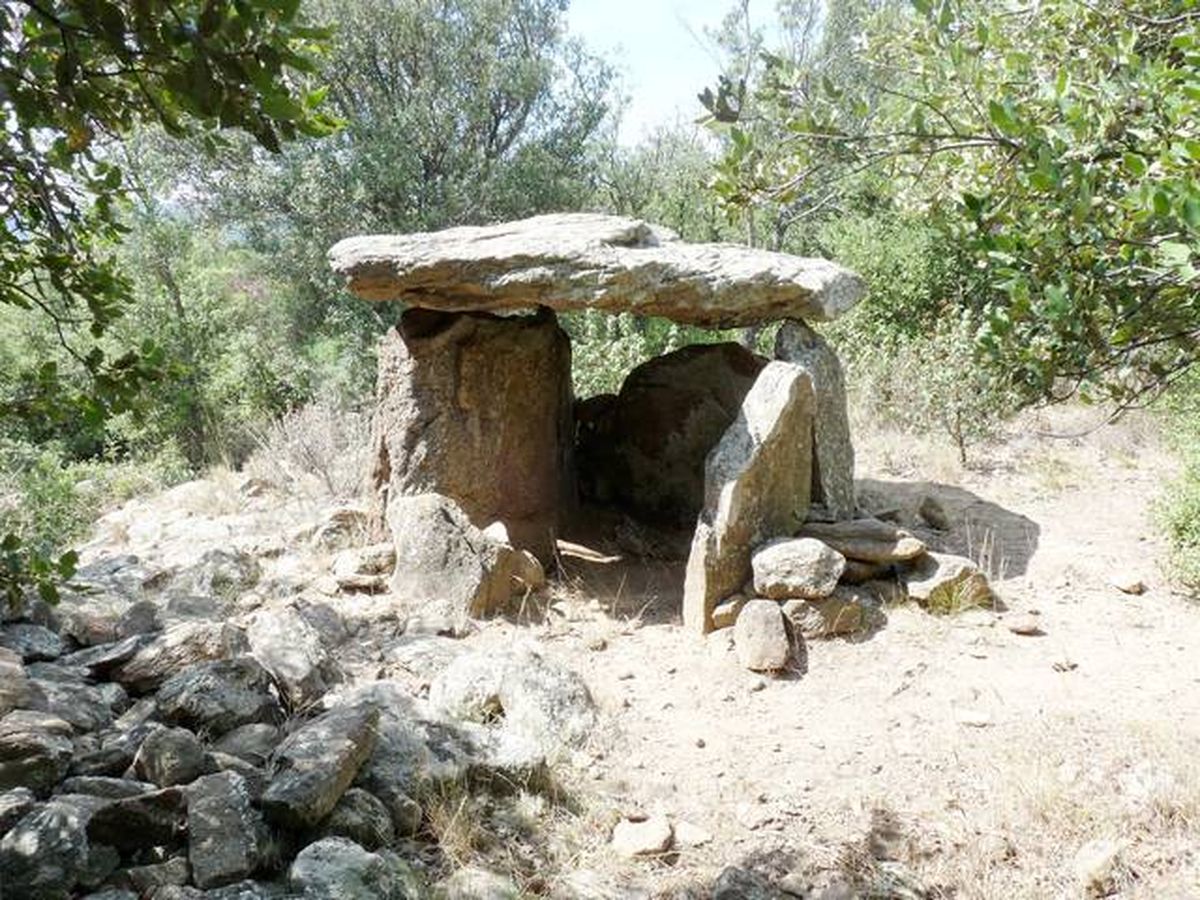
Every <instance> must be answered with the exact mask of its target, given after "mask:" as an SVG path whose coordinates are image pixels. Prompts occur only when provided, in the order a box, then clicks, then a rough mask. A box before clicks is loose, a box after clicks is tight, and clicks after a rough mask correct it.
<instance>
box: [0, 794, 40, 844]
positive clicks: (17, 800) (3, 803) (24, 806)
mask: <svg viewBox="0 0 1200 900" xmlns="http://www.w3.org/2000/svg"><path fill="white" fill-rule="evenodd" d="M35 806H37V797H36V796H35V795H34V793H33V791H31V790H30V789H29V788H26V787H16V788H13V789H12V790H8V791H5V792H4V793H3V794H0V837H4V835H6V834H8V833H9V832H10V831H12V828H13V826H14V825H16V824H17V823H18V822H19V821H21V819H23V818H24V817H25V815H26V813H29V812H31V811H32V810H33V808H34V807H35Z"/></svg>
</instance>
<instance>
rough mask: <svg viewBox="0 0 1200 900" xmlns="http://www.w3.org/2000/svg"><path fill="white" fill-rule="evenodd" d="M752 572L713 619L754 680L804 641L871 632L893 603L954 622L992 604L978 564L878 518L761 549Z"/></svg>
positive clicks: (814, 529) (807, 530)
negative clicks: (958, 614)
mask: <svg viewBox="0 0 1200 900" xmlns="http://www.w3.org/2000/svg"><path fill="white" fill-rule="evenodd" d="M751 566H752V571H753V578H752V579H751V580H750V581H749V582H747V584H746V585H745V586H744V587H743V589H742V591H741V592H740V593H737V594H734V595H733V596H731V597H730V598H728V599H727V600H725V601H724V602H722V603H720V604H719V605H718V606H717V607H716V608H715V609H714V611H713V626H714V627H715V628H718V629H719V628H727V627H730V626H733V627H734V640H735V645H736V648H737V652H738V658H739V660H740V661H741V663H742V664H743V665H744V666H746V667H747V668H749V669H753V670H756V671H771V670H783V669H786V668H788V667H789V666H790V665H791V664H792V661H793V660H794V659H795V658H796V651H797V643H798V641H799V640H802V639H810V640H811V639H814V638H824V637H831V636H835V635H855V634H863V633H867V632H870V631H871V630H872V629H874V628H876V627H878V626H879V625H880V624H882V623H883V621H884V615H883V610H884V608H885V607H886V606H887V605H889V604H891V603H898V602H902V601H904V600H908V599H912V600H915V601H917V602H918V603H920V604H921V605H922V606H923V607H925V608H927V609H930V610H932V611H934V612H948V611H952V610H959V609H967V608H971V607H977V606H983V605H986V604H987V603H989V602H990V601H991V599H992V592H991V587H990V585H989V583H988V579H987V576H986V575H985V574H984V573H983V572H982V571H981V570H980V568H979V567H978V566H977V565H976V564H975V563H974V562H972V561H971V560H969V559H967V558H966V557H963V556H956V555H952V554H947V553H936V552H933V551H931V550H929V549H928V547H927V546H926V544H925V542H924V541H922V540H921V539H920V538H918V537H917V536H916V535H914V534H913V533H912V532H911V531H908V530H906V529H904V528H901V527H900V526H899V525H896V524H893V523H891V522H886V521H883V520H880V519H876V518H862V519H849V520H845V521H841V522H830V523H820V522H809V523H806V524H805V525H804V526H803V527H802V528H801V529H800V530H799V531H798V532H797V534H796V535H795V536H790V537H781V538H776V539H774V540H769V541H767V542H765V543H763V544H761V545H760V546H758V547H757V548H756V549H755V550H754V552H753V554H752V556H751Z"/></svg>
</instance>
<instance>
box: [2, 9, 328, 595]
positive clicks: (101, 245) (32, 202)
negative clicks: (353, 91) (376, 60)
mask: <svg viewBox="0 0 1200 900" xmlns="http://www.w3.org/2000/svg"><path fill="white" fill-rule="evenodd" d="M327 37H328V32H327V31H326V30H325V29H323V28H317V27H313V26H312V25H311V24H309V23H307V22H306V21H305V20H304V19H302V18H301V17H300V16H299V9H298V3H297V2H296V0H170V2H168V0H135V2H131V3H120V4H118V3H113V2H108V0H16V2H11V3H5V4H3V5H2V6H0V124H2V126H3V127H2V128H0V135H2V137H0V172H2V173H3V178H2V180H0V208H2V212H0V304H3V305H7V306H9V307H19V308H21V309H27V310H30V309H32V310H38V311H40V312H41V313H42V314H44V315H45V316H46V317H47V318H48V319H49V320H50V321H51V322H52V323H53V327H54V329H55V333H56V334H57V337H58V341H59V343H60V345H61V347H62V349H63V350H64V351H65V352H66V353H67V354H68V355H69V356H70V358H72V359H73V360H74V361H75V362H76V363H77V364H78V366H79V367H80V368H81V369H82V370H84V371H85V372H86V373H87V375H88V380H87V383H86V385H85V386H84V387H82V388H78V389H75V390H72V391H67V390H65V389H64V385H63V382H62V381H61V380H60V378H59V373H58V367H57V365H56V363H55V362H54V361H53V360H45V359H43V360H33V361H32V364H31V365H30V366H29V367H28V370H27V371H25V372H23V373H19V375H18V377H17V378H16V379H15V381H16V383H17V388H16V389H15V390H14V391H12V392H11V394H10V396H6V397H4V398H2V399H0V418H2V419H3V421H4V422H5V424H6V425H8V426H11V425H12V423H13V422H14V420H15V421H16V422H17V423H19V424H20V425H22V426H24V427H26V428H27V429H32V430H34V431H35V432H36V431H37V430H38V429H42V428H45V427H46V426H47V424H48V423H53V422H56V421H66V420H72V419H75V420H79V418H80V417H82V421H84V422H91V423H95V422H98V421H100V420H102V419H103V418H104V417H105V416H107V415H109V414H111V413H113V412H117V411H120V410H121V409H124V408H126V407H127V406H128V405H129V404H130V403H131V402H132V400H133V398H134V397H135V396H136V395H137V392H138V390H139V388H140V387H141V386H142V385H144V384H145V383H146V382H147V381H148V380H150V379H152V378H153V377H155V375H156V373H157V372H158V371H159V367H160V365H161V363H162V362H163V359H162V356H161V353H160V352H159V351H158V350H157V349H156V348H154V347H153V346H151V345H150V344H145V345H143V346H142V347H140V348H138V349H136V350H128V351H127V352H124V353H121V354H118V355H115V356H111V355H110V354H108V353H106V350H105V349H104V348H103V347H102V346H100V344H99V343H97V339H99V338H100V337H101V336H102V335H104V333H105V332H106V331H107V330H108V329H109V327H110V326H111V325H112V324H113V322H114V321H116V320H117V319H118V318H119V317H120V315H121V313H122V312H123V310H124V309H125V308H126V307H127V305H128V303H129V301H130V282H129V280H128V278H126V276H125V275H124V274H123V272H122V271H121V269H120V267H119V265H118V263H117V257H116V254H115V249H116V247H117V246H118V244H119V243H120V241H121V239H122V236H123V234H124V232H125V230H126V229H125V226H124V225H123V224H122V220H121V206H122V204H123V202H124V200H125V199H126V196H127V192H128V182H127V178H126V176H125V172H123V170H122V167H121V165H120V163H119V157H118V155H117V152H116V151H117V148H118V147H119V146H120V143H121V141H122V140H123V138H124V137H125V136H126V135H127V134H128V133H129V132H130V131H131V130H132V129H134V128H135V127H137V126H138V125H141V124H146V123H154V124H156V125H158V126H161V127H162V128H164V129H165V130H166V131H167V132H168V133H169V134H172V135H177V136H182V135H185V134H199V135H202V136H203V138H204V139H205V140H206V141H208V143H210V144H213V143H214V142H215V141H216V140H217V139H218V134H219V132H220V130H221V129H237V130H241V131H244V132H247V133H249V134H251V135H253V137H254V139H255V140H256V141H257V143H258V144H259V145H260V146H261V147H263V148H265V149H266V150H267V151H269V152H278V150H279V149H280V146H281V145H282V143H283V142H284V141H286V140H289V139H292V138H294V137H296V136H297V135H299V134H309V135H321V134H328V133H330V132H331V131H332V130H333V127H334V125H335V121H334V119H333V118H332V117H330V116H329V115H328V114H327V113H326V112H324V111H323V110H322V109H321V108H320V103H321V99H322V92H320V91H313V90H308V89H306V87H305V83H306V82H305V78H306V73H310V72H312V71H313V70H314V69H315V68H316V58H317V55H318V53H319V52H320V50H321V48H322V46H323V42H324V40H325V39H326V38H327ZM34 437H37V435H36V434H35V435H34ZM71 565H72V562H71V559H70V558H69V557H67V558H64V559H63V560H61V561H59V562H58V563H52V562H51V561H50V560H49V559H47V558H45V557H43V556H40V555H38V554H36V553H33V554H30V553H28V552H26V549H25V548H23V547H22V546H21V542H20V540H19V539H18V537H17V536H16V535H13V534H9V535H7V536H6V537H5V538H4V539H3V543H2V544H0V591H3V592H4V593H6V594H7V595H8V597H9V599H10V600H11V599H15V597H16V596H18V595H19V592H20V590H21V589H22V585H23V583H24V581H25V580H26V579H27V578H32V579H33V580H34V581H35V582H37V583H38V584H39V586H40V587H41V588H42V590H43V591H44V592H46V593H47V594H48V595H49V594H52V593H53V591H54V587H53V579H52V578H51V576H52V575H53V574H54V573H55V571H57V573H58V574H63V573H65V572H66V571H68V570H69V569H70V567H71Z"/></svg>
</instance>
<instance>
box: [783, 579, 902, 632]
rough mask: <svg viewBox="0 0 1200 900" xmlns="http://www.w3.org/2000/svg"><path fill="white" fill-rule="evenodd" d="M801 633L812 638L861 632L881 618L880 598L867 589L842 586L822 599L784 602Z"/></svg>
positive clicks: (793, 622) (784, 609)
mask: <svg viewBox="0 0 1200 900" xmlns="http://www.w3.org/2000/svg"><path fill="white" fill-rule="evenodd" d="M783 614H784V615H785V616H787V617H788V619H789V621H791V623H792V627H793V628H794V629H795V630H796V632H797V633H799V634H800V635H801V637H804V638H806V639H808V640H814V639H818V638H827V637H837V636H845V635H851V634H858V633H860V632H863V631H867V630H869V629H870V628H872V627H874V626H875V625H876V624H878V623H879V621H880V620H881V615H882V614H881V613H880V610H879V601H878V599H876V597H875V595H874V594H873V593H872V592H871V591H869V590H867V589H866V588H860V587H852V586H849V585H839V586H838V587H837V589H836V590H834V591H833V593H832V594H830V595H829V596H828V597H823V598H821V599H818V600H788V601H787V602H785V603H784V604H783Z"/></svg>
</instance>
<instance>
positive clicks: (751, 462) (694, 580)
mask: <svg viewBox="0 0 1200 900" xmlns="http://www.w3.org/2000/svg"><path fill="white" fill-rule="evenodd" d="M814 405H815V400H814V397H813V385H812V378H811V376H810V375H809V374H808V373H807V372H806V371H805V370H804V369H802V368H801V367H800V366H797V365H793V364H792V363H786V362H772V363H770V364H769V365H767V367H766V368H764V369H763V370H762V372H761V373H760V374H759V376H758V379H757V380H756V381H755V382H754V386H753V387H752V388H751V389H750V392H749V393H748V394H747V395H746V398H745V400H744V401H743V402H742V408H741V411H740V412H739V413H738V417H737V419H736V420H735V421H734V423H733V425H731V426H730V427H729V430H728V431H726V432H725V434H724V436H722V438H721V441H720V443H718V444H717V446H716V447H714V448H713V450H712V452H711V453H710V454H709V456H708V460H707V462H706V463H705V474H704V484H705V488H704V493H705V497H704V510H703V511H702V512H701V514H700V519H699V522H698V523H697V526H696V534H695V537H694V538H693V539H692V551H691V555H690V556H689V557H688V564H687V575H686V580H685V582H684V592H683V621H684V625H685V626H686V627H688V628H690V629H692V630H694V631H699V632H701V633H705V632H708V631H711V630H712V611H713V607H714V606H716V604H717V602H718V601H720V600H722V599H724V598H725V597H728V596H729V595H730V594H732V593H734V592H735V591H737V590H738V588H740V587H741V586H742V584H744V583H745V582H746V580H747V579H748V578H749V577H750V575H751V567H750V557H751V553H752V551H753V549H754V547H756V546H758V545H759V544H761V543H762V542H763V541H765V540H767V539H769V538H773V537H779V536H782V535H789V534H793V533H795V531H796V530H797V529H798V528H799V527H800V525H801V523H803V522H804V519H805V517H806V515H807V514H808V505H809V499H810V491H811V487H812V424H813V408H814Z"/></svg>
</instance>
